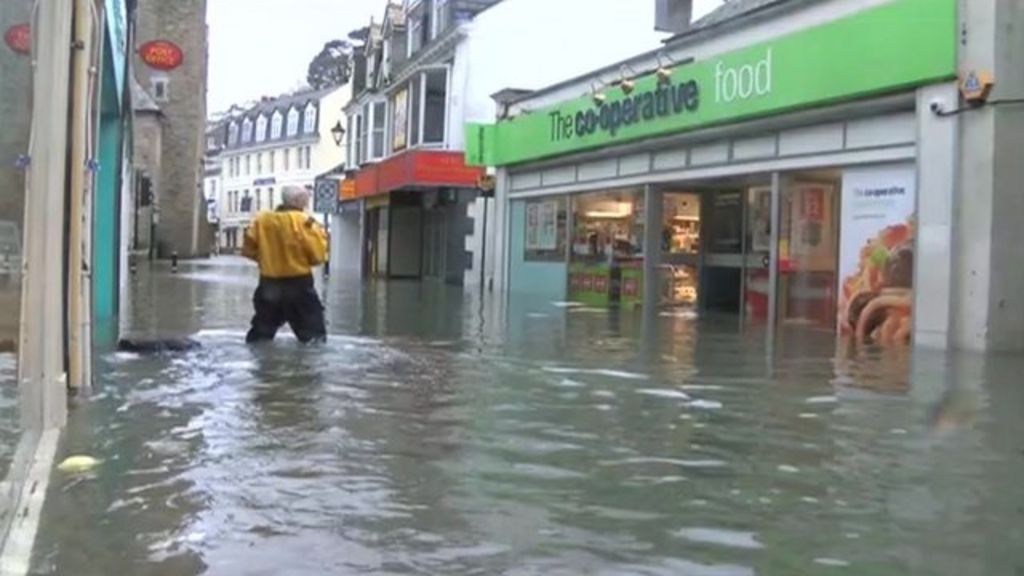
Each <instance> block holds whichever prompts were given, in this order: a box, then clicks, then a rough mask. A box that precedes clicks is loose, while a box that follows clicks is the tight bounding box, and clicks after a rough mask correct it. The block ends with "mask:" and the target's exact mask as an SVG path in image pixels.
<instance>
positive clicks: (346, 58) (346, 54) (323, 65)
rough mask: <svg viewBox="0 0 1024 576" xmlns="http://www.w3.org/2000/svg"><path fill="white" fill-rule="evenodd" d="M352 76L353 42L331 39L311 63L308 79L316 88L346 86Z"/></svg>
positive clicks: (307, 73) (307, 74)
mask: <svg viewBox="0 0 1024 576" xmlns="http://www.w3.org/2000/svg"><path fill="white" fill-rule="evenodd" d="M351 76H352V43H351V42H349V41H348V40H331V41H330V42H328V43H326V44H324V48H323V50H321V51H320V53H319V54H317V55H316V57H315V58H313V61H312V62H310V63H309V69H308V71H307V72H306V81H307V82H308V83H309V85H310V86H311V87H313V88H314V89H316V90H321V89H325V88H334V87H336V86H344V85H345V84H347V83H348V81H349V78H351Z"/></svg>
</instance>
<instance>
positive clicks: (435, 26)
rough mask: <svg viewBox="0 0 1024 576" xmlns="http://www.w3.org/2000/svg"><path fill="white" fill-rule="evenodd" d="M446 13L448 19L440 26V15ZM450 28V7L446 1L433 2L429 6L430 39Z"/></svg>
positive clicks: (437, 0) (435, 0) (436, 0)
mask: <svg viewBox="0 0 1024 576" xmlns="http://www.w3.org/2000/svg"><path fill="white" fill-rule="evenodd" d="M445 13H448V18H446V19H445V20H444V24H443V25H441V21H442V19H441V15H442V14H445ZM450 26H451V6H450V3H449V2H448V0H434V2H433V3H432V4H431V6H430V39H431V40H434V39H436V38H437V37H439V36H440V35H441V34H444V33H445V31H446V30H447V29H448V28H449V27H450Z"/></svg>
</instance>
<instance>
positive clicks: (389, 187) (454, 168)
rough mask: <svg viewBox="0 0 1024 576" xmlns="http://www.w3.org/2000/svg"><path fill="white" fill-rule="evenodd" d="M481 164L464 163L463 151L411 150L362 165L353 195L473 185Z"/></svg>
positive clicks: (478, 177) (360, 195)
mask: <svg viewBox="0 0 1024 576" xmlns="http://www.w3.org/2000/svg"><path fill="white" fill-rule="evenodd" d="M484 173H485V172H484V169H483V168H477V167H472V166H466V162H465V155H464V154H463V152H448V151H439V150H410V151H408V152H403V153H401V154H398V155H396V156H393V157H391V158H388V159H387V160H385V161H383V162H380V163H378V164H370V165H367V166H364V167H363V168H361V169H360V170H359V171H358V172H357V173H356V176H355V192H354V193H353V194H352V196H351V197H352V198H363V197H366V196H375V195H377V194H386V193H388V192H392V191H395V190H403V189H415V188H438V187H445V188H476V187H477V185H478V183H479V181H480V178H481V177H482V176H483V175H484Z"/></svg>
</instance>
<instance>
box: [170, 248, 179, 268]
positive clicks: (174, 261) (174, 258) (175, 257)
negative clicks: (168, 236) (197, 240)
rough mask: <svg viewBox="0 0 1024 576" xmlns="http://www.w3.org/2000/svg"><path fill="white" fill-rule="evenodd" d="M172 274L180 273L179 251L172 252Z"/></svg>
mask: <svg viewBox="0 0 1024 576" xmlns="http://www.w3.org/2000/svg"><path fill="white" fill-rule="evenodd" d="M171 273H172V274H177V273H178V251H177V250H175V251H174V252H171Z"/></svg>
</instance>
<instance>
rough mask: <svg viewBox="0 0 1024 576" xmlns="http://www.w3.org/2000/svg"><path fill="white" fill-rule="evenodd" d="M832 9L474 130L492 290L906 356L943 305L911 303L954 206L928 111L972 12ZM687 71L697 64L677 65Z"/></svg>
mask: <svg viewBox="0 0 1024 576" xmlns="http://www.w3.org/2000/svg"><path fill="white" fill-rule="evenodd" d="M832 4H834V5H835V6H833V8H835V10H832V11H829V10H824V9H822V10H809V11H808V13H807V14H809V16H808V17H807V19H806V20H807V22H811V21H813V20H815V19H816V20H817V22H816V23H814V24H813V25H806V24H805V27H803V28H800V29H796V30H789V31H786V32H779V33H778V34H776V36H775V37H774V39H772V40H768V41H765V42H762V43H758V44H754V45H750V46H747V47H745V48H741V49H738V50H735V51H732V52H725V53H720V52H718V53H716V52H714V49H715V47H716V46H718V45H722V44H726V45H728V44H731V43H736V42H742V38H741V37H740V34H741V32H738V31H737V32H733V33H732V34H735V35H736V36H734V37H728V34H726V35H725V36H726V37H724V38H712V39H703V40H702V39H695V40H692V41H688V43H687V42H686V41H684V43H683V44H680V45H674V44H672V43H670V44H668V45H667V47H666V49H665V50H664V51H659V52H657V53H652V54H648V55H642V56H640V57H638V58H637V59H635V60H634V61H633V62H632V63H631V64H629V65H628V66H622V67H621V69H630V70H631V69H634V68H635V69H647V70H649V71H648V72H646V73H639V74H636V75H634V76H629V77H624V78H622V79H620V80H618V81H615V82H612V83H608V84H605V85H602V86H601V87H600V88H595V84H594V83H593V82H596V81H598V80H597V79H598V78H601V77H604V78H607V76H608V73H607V71H602V72H601V73H598V74H595V75H594V77H593V78H590V77H588V78H583V79H579V80H578V81H577V84H578V85H579V86H580V87H581V91H582V92H584V93H585V94H586V95H585V96H583V97H580V98H576V99H570V100H568V101H564V100H559V99H558V96H557V95H558V94H564V93H566V92H567V91H568V90H569V89H568V88H567V87H566V86H565V85H560V86H557V87H553V88H552V89H551V90H550V91H545V90H541V91H539V92H536V93H533V94H531V95H530V96H527V97H526V98H525V99H524V100H522V101H519V102H517V103H516V104H515V106H514V108H515V107H518V109H519V110H521V111H522V110H528V111H529V113H527V114H519V115H516V116H513V117H512V118H511V119H509V120H504V121H501V122H499V123H497V124H494V125H470V126H468V127H467V142H470V143H473V144H474V145H473V146H471V147H470V149H469V150H468V151H467V159H468V161H469V162H470V163H471V164H481V165H488V166H495V167H497V168H498V177H497V180H498V183H499V184H498V190H497V198H498V208H499V210H498V211H499V215H498V217H497V219H498V222H497V226H498V227H499V229H500V231H501V234H500V237H501V238H502V239H503V240H504V242H503V244H502V245H501V246H500V247H499V249H498V254H496V260H497V264H496V266H495V268H494V271H493V277H494V279H495V285H496V286H498V287H499V288H503V289H505V290H507V292H508V293H510V294H515V293H532V294H533V295H535V296H540V297H546V298H548V299H549V300H551V301H563V300H567V301H571V302H575V303H578V304H582V305H587V306H599V307H605V306H609V307H611V306H614V307H619V308H623V309H632V308H638V309H641V308H642V309H650V310H658V311H660V313H661V314H663V315H673V314H674V313H675V311H677V310H678V309H680V308H682V309H692V310H693V311H696V312H698V313H700V314H718V313H723V314H734V315H737V316H738V317H740V318H741V319H742V320H743V321H745V322H750V323H771V324H776V325H791V326H806V327H809V328H813V329H820V330H822V331H826V332H836V331H838V332H840V333H842V334H845V335H850V336H853V337H856V338H858V339H860V340H863V341H877V342H908V341H909V340H910V339H911V337H912V335H913V334H914V322H913V317H914V314H913V310H914V308H915V306H916V305H919V304H920V302H918V301H925V303H926V304H927V306H929V307H932V306H935V305H936V304H935V303H932V302H928V301H927V300H928V298H929V297H930V295H924V296H923V297H922V296H921V295H920V294H919V295H918V298H916V299H915V297H914V296H915V293H914V291H913V286H914V285H915V278H916V277H917V274H918V273H919V271H920V270H919V267H915V266H914V262H915V259H916V256H917V254H916V251H917V250H916V244H915V240H916V239H917V236H916V231H917V229H918V222H917V220H918V211H919V210H921V209H922V206H923V207H924V208H927V212H929V213H931V212H933V211H934V210H932V203H937V202H940V201H942V199H941V198H919V197H918V194H917V189H918V187H919V186H921V185H922V183H927V182H930V181H932V179H933V178H934V177H935V175H939V174H946V173H948V172H947V171H948V166H949V165H950V164H952V163H954V161H955V153H956V151H955V145H939V144H938V142H939V141H937V140H932V139H927V140H926V139H923V138H921V136H920V135H921V134H929V133H941V134H944V135H948V134H946V133H945V132H942V131H943V130H948V127H946V126H945V125H944V124H942V122H944V120H943V119H942V118H939V117H938V115H936V114H935V113H934V111H933V110H932V106H931V103H933V102H935V101H936V99H937V98H943V99H950V100H952V101H955V99H956V97H957V93H956V84H955V82H954V80H955V78H956V50H955V41H956V37H955V31H956V3H955V2H954V1H952V0H935V1H932V0H890V1H889V2H886V3H881V4H878V5H872V6H870V7H864V6H863V5H859V6H854V4H853V3H851V2H844V1H842V0H835V1H833V2H832ZM812 16H813V18H812ZM791 22H792V20H787V21H786V22H781V21H780V22H775V23H772V22H768V23H758V24H757V26H760V27H761V30H758V32H762V31H764V30H768V31H770V30H773V26H774V29H779V30H781V29H784V28H787V27H789V28H792V24H791ZM751 26H753V24H752V25H751ZM755 36H756V35H755ZM769 37H771V36H769ZM707 45H710V46H709V47H705V46H707ZM702 50H706V51H707V52H708V53H707V54H702ZM673 51H674V52H673ZM684 54H698V55H700V57H695V61H693V62H691V63H689V64H685V65H670V64H668V63H670V62H679V61H682V60H683V57H684V56H683V55H684ZM618 68H619V67H616V69H615V70H616V71H617V70H618ZM602 74H603V76H602ZM592 81H593V82H592ZM943 143H945V142H943ZM931 248H934V247H933V246H929V249H931ZM944 249H946V250H948V249H949V247H948V246H945V248H944ZM938 305H939V306H941V303H939V304H938ZM947 305H948V303H947Z"/></svg>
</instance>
